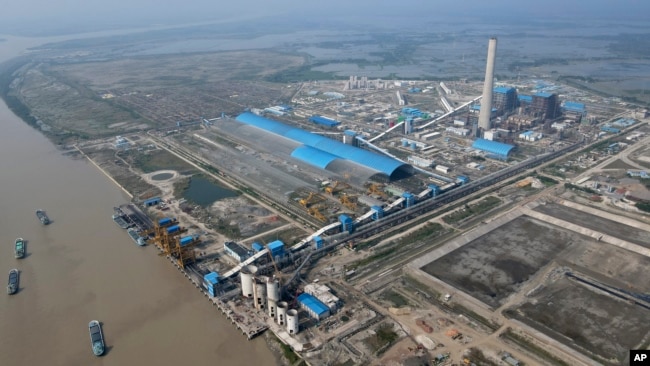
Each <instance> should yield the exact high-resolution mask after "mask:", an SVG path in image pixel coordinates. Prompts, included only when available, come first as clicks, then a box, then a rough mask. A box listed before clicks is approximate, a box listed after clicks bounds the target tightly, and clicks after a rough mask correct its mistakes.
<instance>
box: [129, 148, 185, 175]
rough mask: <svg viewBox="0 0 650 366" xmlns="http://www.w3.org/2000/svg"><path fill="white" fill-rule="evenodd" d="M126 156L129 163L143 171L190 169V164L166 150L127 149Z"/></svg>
mask: <svg viewBox="0 0 650 366" xmlns="http://www.w3.org/2000/svg"><path fill="white" fill-rule="evenodd" d="M126 155H127V157H128V158H130V160H131V164H132V165H133V166H135V167H137V168H138V169H140V170H142V171H143V172H144V173H152V172H155V171H158V170H166V169H170V170H178V171H188V170H192V166H191V165H189V164H187V163H186V162H185V161H183V160H181V159H179V158H178V157H176V156H175V155H172V154H171V153H169V152H167V151H166V150H153V151H144V152H141V151H137V150H129V151H128V152H127V154H126Z"/></svg>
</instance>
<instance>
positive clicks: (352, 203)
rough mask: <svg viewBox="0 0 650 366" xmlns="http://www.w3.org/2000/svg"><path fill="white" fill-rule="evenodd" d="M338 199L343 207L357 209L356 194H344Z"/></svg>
mask: <svg viewBox="0 0 650 366" xmlns="http://www.w3.org/2000/svg"><path fill="white" fill-rule="evenodd" d="M339 201H341V203H342V204H343V205H344V206H345V207H347V208H349V209H350V210H352V211H356V209H357V197H356V196H351V195H347V194H344V195H342V196H341V197H340V198H339Z"/></svg>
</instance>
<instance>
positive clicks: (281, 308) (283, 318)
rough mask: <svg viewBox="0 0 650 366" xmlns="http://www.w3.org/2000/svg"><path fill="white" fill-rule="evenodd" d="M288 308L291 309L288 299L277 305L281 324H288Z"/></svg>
mask: <svg viewBox="0 0 650 366" xmlns="http://www.w3.org/2000/svg"><path fill="white" fill-rule="evenodd" d="M287 310H289V304H287V302H286V301H280V302H279V303H278V306H277V311H278V314H277V318H276V321H277V322H278V324H280V325H285V324H287Z"/></svg>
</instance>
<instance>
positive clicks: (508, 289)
mask: <svg viewBox="0 0 650 366" xmlns="http://www.w3.org/2000/svg"><path fill="white" fill-rule="evenodd" d="M574 237H575V235H573V234H572V233H570V232H568V231H566V230H563V229H561V228H558V227H555V226H553V225H550V224H547V223H544V222H542V221H539V220H536V219H533V218H530V217H527V216H520V217H518V218H516V219H514V220H512V221H510V222H509V223H507V224H505V225H502V226H501V227H499V228H497V229H496V230H493V231H491V232H489V233H488V234H486V235H484V236H482V237H480V238H478V239H476V240H474V241H473V242H471V243H469V244H467V245H465V246H463V247H461V248H459V249H457V250H455V251H453V252H451V253H450V254H448V255H446V256H444V257H442V258H440V259H438V260H435V261H433V262H431V263H429V264H427V265H426V266H424V267H422V270H423V271H425V272H427V273H429V274H430V275H433V276H435V277H438V278H439V279H441V280H443V281H444V282H447V283H449V284H451V285H453V286H454V287H457V288H460V289H461V290H463V291H464V292H466V293H468V294H470V295H472V296H474V297H475V298H477V299H479V300H481V301H483V302H485V303H486V304H488V305H490V306H492V307H495V308H496V307H499V306H500V305H502V304H503V303H504V302H505V301H504V300H505V299H506V298H507V297H508V296H510V295H511V294H513V293H515V292H517V291H518V289H519V287H520V286H521V285H522V284H523V282H525V281H527V280H528V279H529V278H530V277H531V276H533V275H534V274H535V273H536V272H537V271H538V270H539V269H540V268H542V267H543V266H545V265H546V264H548V263H549V262H550V261H551V260H552V258H553V257H554V256H555V255H556V253H558V252H560V251H562V250H564V249H566V248H567V247H569V246H570V245H571V243H572V241H573V240H574V239H575V238H574Z"/></svg>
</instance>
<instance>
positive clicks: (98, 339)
mask: <svg viewBox="0 0 650 366" xmlns="http://www.w3.org/2000/svg"><path fill="white" fill-rule="evenodd" d="M88 331H89V332H90V344H91V345H92V347H93V353H94V354H95V356H101V355H103V354H104V335H103V334H102V325H101V324H100V323H99V321H97V320H91V321H90V323H88Z"/></svg>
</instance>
